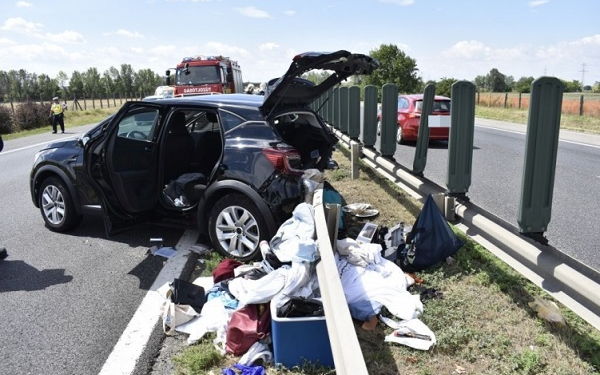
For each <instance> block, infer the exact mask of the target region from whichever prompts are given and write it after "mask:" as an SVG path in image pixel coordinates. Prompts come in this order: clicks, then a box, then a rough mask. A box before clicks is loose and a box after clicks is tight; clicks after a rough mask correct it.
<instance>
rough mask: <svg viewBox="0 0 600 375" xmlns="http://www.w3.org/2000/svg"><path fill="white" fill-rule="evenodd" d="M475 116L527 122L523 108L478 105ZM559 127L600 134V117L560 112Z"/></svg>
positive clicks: (520, 122)
mask: <svg viewBox="0 0 600 375" xmlns="http://www.w3.org/2000/svg"><path fill="white" fill-rule="evenodd" d="M475 116H476V117H481V118H487V119H492V120H499V121H508V122H514V123H517V124H527V119H528V117H529V112H528V111H527V110H523V109H515V108H495V107H485V106H481V105H478V106H476V107H475ZM560 128H561V129H566V130H574V131H578V132H584V133H594V134H600V117H597V116H578V115H570V114H562V115H561V118H560Z"/></svg>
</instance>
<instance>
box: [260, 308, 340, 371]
mask: <svg viewBox="0 0 600 375" xmlns="http://www.w3.org/2000/svg"><path fill="white" fill-rule="evenodd" d="M271 337H272V339H273V355H274V357H275V364H281V365H283V366H285V367H287V368H291V367H294V366H301V365H302V364H303V363H304V362H305V361H309V362H312V363H319V364H321V365H322V366H328V367H334V364H333V355H332V354H331V345H330V344H329V334H328V333H327V324H326V323H325V317H324V316H320V317H306V318H280V317H278V316H277V312H276V307H275V303H271Z"/></svg>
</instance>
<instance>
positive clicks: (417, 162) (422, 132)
mask: <svg viewBox="0 0 600 375" xmlns="http://www.w3.org/2000/svg"><path fill="white" fill-rule="evenodd" d="M434 97H435V85H434V84H433V83H430V84H428V85H427V86H425V91H424V92H423V107H422V108H421V121H420V122H419V134H418V135H417V147H416V149H415V159H414V161H413V169H412V173H413V174H416V175H418V176H422V175H423V171H424V170H425V164H427V149H428V148H429V115H431V112H433V99H434Z"/></svg>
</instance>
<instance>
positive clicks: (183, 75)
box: [176, 65, 221, 85]
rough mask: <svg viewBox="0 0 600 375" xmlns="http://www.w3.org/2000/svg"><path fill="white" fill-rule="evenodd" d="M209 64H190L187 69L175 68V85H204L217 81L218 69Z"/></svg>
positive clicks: (218, 80)
mask: <svg viewBox="0 0 600 375" xmlns="http://www.w3.org/2000/svg"><path fill="white" fill-rule="evenodd" d="M217 68H218V67H217V66H215V65H211V66H190V67H188V68H187V69H185V68H179V69H177V76H176V84H177V85H204V84H207V83H219V82H221V81H220V79H219V69H217Z"/></svg>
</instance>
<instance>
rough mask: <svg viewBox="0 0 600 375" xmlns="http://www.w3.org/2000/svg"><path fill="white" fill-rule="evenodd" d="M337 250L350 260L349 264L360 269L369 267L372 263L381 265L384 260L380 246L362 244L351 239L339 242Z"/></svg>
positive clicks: (347, 238)
mask: <svg viewBox="0 0 600 375" xmlns="http://www.w3.org/2000/svg"><path fill="white" fill-rule="evenodd" d="M336 249H337V251H338V253H340V255H343V256H345V257H346V258H347V259H348V262H350V263H352V264H354V265H357V266H360V267H367V266H368V265H369V264H371V263H375V264H377V263H380V262H381V259H382V257H381V250H382V248H381V245H380V244H376V243H366V244H360V243H358V242H357V241H356V240H354V239H352V238H349V237H346V238H344V239H341V240H338V241H337V243H336Z"/></svg>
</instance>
